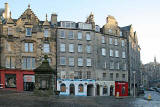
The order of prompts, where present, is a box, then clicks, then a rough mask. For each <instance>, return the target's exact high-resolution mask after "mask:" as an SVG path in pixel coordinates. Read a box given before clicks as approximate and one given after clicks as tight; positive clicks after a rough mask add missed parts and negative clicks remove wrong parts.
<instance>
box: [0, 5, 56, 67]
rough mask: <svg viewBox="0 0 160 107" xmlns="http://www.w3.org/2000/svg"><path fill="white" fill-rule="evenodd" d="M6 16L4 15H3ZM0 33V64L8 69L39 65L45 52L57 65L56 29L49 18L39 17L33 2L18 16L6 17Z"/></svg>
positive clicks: (53, 64) (51, 63)
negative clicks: (31, 5) (32, 7)
mask: <svg viewBox="0 0 160 107" xmlns="http://www.w3.org/2000/svg"><path fill="white" fill-rule="evenodd" d="M4 18H5V17H4ZM1 27H2V32H1V35H3V37H1V66H2V67H5V68H8V69H22V70H25V69H27V70H31V69H35V68H36V67H37V66H39V65H40V64H41V62H42V60H43V56H44V55H48V57H49V62H50V65H51V66H52V67H53V68H55V67H56V66H55V65H56V61H55V60H56V59H55V58H56V48H55V46H56V42H55V34H54V32H55V30H54V29H53V27H52V26H51V24H50V23H49V22H48V19H47V16H46V21H40V20H39V19H38V17H37V16H36V15H35V14H34V13H33V11H32V10H31V9H30V6H28V8H27V9H26V10H25V12H24V13H23V14H22V15H21V16H20V17H19V18H18V19H12V17H11V12H10V17H9V18H5V19H4V20H3V25H2V26H1Z"/></svg>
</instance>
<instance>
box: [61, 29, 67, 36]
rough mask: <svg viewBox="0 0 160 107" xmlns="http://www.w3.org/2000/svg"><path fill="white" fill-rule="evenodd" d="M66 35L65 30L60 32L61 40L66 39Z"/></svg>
mask: <svg viewBox="0 0 160 107" xmlns="http://www.w3.org/2000/svg"><path fill="white" fill-rule="evenodd" d="M65 37H66V35H65V30H61V31H60V38H65Z"/></svg>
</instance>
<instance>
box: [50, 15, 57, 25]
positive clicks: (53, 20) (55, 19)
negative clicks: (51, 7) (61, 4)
mask: <svg viewBox="0 0 160 107" xmlns="http://www.w3.org/2000/svg"><path fill="white" fill-rule="evenodd" d="M51 25H57V14H56V13H54V14H51Z"/></svg>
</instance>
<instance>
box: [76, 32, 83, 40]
mask: <svg viewBox="0 0 160 107" xmlns="http://www.w3.org/2000/svg"><path fill="white" fill-rule="evenodd" d="M82 37H83V34H82V32H78V34H77V39H78V40H82Z"/></svg>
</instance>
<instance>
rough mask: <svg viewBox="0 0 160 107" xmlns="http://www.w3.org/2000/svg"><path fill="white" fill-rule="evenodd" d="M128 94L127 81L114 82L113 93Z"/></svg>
mask: <svg viewBox="0 0 160 107" xmlns="http://www.w3.org/2000/svg"><path fill="white" fill-rule="evenodd" d="M117 94H119V96H128V82H121V81H116V82H115V95H116V96H117Z"/></svg>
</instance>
